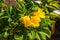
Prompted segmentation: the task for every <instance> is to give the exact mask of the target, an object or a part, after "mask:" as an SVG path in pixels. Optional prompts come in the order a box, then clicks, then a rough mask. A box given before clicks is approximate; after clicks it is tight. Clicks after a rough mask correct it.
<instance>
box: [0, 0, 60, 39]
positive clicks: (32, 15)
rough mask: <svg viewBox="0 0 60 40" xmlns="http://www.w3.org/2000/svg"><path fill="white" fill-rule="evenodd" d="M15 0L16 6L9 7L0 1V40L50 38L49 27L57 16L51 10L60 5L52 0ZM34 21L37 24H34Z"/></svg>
mask: <svg viewBox="0 0 60 40" xmlns="http://www.w3.org/2000/svg"><path fill="white" fill-rule="evenodd" d="M16 1H17V4H18V6H14V5H10V7H7V6H6V4H4V1H3V0H1V2H0V4H1V5H0V40H46V37H48V38H50V37H51V31H50V29H49V28H50V27H51V26H52V25H53V23H54V19H55V18H56V17H59V15H56V14H55V13H53V12H52V10H56V9H59V8H60V5H59V4H58V3H57V2H56V3H54V2H55V1H53V0H50V1H49V0H45V1H42V0H41V1H42V2H41V4H38V3H36V2H34V1H32V0H25V1H23V0H16ZM51 1H53V2H51ZM3 4H4V5H3ZM51 17H52V20H51ZM37 20H38V21H37ZM30 21H31V25H30ZM35 22H36V23H38V24H37V25H36V23H35Z"/></svg>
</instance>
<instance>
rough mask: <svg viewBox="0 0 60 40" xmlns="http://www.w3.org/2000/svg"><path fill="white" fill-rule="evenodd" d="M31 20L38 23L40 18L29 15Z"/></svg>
mask: <svg viewBox="0 0 60 40" xmlns="http://www.w3.org/2000/svg"><path fill="white" fill-rule="evenodd" d="M31 22H34V23H38V22H41V19H40V18H39V17H38V16H31Z"/></svg>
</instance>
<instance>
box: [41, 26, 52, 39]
mask: <svg viewBox="0 0 60 40" xmlns="http://www.w3.org/2000/svg"><path fill="white" fill-rule="evenodd" d="M41 32H42V33H43V34H44V35H45V36H47V37H48V38H50V37H51V32H50V30H49V28H48V27H44V28H43V29H42V30H41Z"/></svg>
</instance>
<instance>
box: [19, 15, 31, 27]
mask: <svg viewBox="0 0 60 40" xmlns="http://www.w3.org/2000/svg"><path fill="white" fill-rule="evenodd" d="M20 21H21V22H22V23H23V24H24V25H25V27H28V26H31V21H30V17H29V16H24V17H21V19H20Z"/></svg>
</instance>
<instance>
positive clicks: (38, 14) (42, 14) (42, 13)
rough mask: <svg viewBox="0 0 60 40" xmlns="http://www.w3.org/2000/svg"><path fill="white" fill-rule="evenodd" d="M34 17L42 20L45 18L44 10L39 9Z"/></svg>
mask: <svg viewBox="0 0 60 40" xmlns="http://www.w3.org/2000/svg"><path fill="white" fill-rule="evenodd" d="M33 16H38V17H40V18H45V13H44V12H43V11H42V9H40V8H39V9H38V11H37V12H34V13H33Z"/></svg>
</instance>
